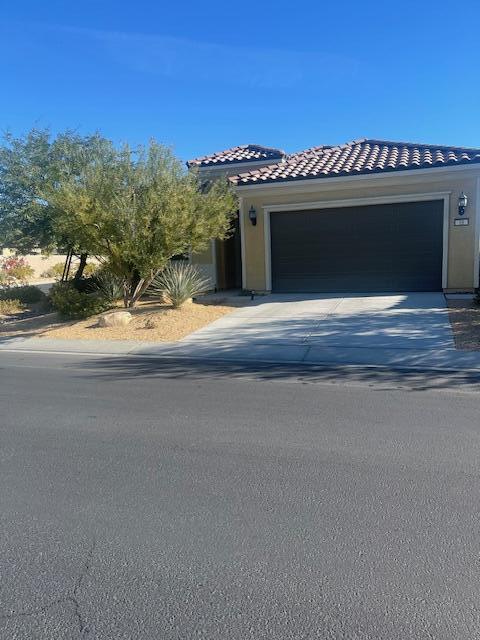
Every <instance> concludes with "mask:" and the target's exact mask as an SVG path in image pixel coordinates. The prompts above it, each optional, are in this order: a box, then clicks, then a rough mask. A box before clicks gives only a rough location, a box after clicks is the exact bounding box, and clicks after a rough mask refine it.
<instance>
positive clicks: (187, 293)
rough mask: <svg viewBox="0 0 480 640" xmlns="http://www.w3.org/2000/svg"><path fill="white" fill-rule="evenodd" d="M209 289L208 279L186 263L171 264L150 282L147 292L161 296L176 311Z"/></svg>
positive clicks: (210, 285)
mask: <svg viewBox="0 0 480 640" xmlns="http://www.w3.org/2000/svg"><path fill="white" fill-rule="evenodd" d="M211 287H212V284H211V281H210V279H209V278H206V277H205V276H204V275H203V274H202V273H201V271H200V270H199V269H198V267H196V266H194V265H191V264H188V263H186V262H171V263H170V264H169V265H168V266H167V267H165V269H164V270H163V271H162V272H161V273H160V274H159V275H158V276H157V277H156V278H155V280H154V281H153V282H152V284H151V285H150V287H149V292H151V293H156V294H160V295H163V297H164V299H165V300H166V301H167V302H170V304H171V305H172V307H174V308H175V309H177V308H178V307H181V306H182V304H184V303H185V302H187V300H189V299H190V298H193V297H194V296H198V295H199V294H200V293H204V292H205V291H208V290H209V289H211Z"/></svg>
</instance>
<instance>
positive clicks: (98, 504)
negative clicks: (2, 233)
mask: <svg viewBox="0 0 480 640" xmlns="http://www.w3.org/2000/svg"><path fill="white" fill-rule="evenodd" d="M479 400H480V395H479V394H478V389H477V387H476V381H475V380H471V379H470V380H468V379H461V378H459V377H455V376H452V377H451V378H449V377H443V378H440V377H437V378H436V377H434V376H432V375H428V376H427V375H417V374H415V375H410V374H392V373H385V374H377V373H375V372H364V373H358V372H347V371H343V372H338V371H337V372H335V371H330V372H328V371H322V370H312V371H310V372H304V371H301V370H296V371H285V370H282V369H281V368H278V369H275V368H272V367H266V368H265V369H264V370H259V371H258V372H252V371H249V370H247V369H244V370H242V368H241V367H240V366H238V367H236V368H235V369H232V368H230V369H229V370H226V369H225V367H222V366H220V365H218V366H214V365H212V364H211V365H210V366H209V367H206V366H205V367H203V368H202V367H201V366H199V365H195V364H188V363H186V362H182V363H175V362H170V363H160V362H155V361H153V362H152V361H146V360H145V361H140V360H133V359H132V360H128V359H121V358H112V359H111V360H108V359H101V358H94V357H90V358H84V357H80V356H69V357H67V356H64V357H59V356H46V355H28V354H25V355H18V354H16V355H15V354H7V353H3V354H1V355H0V408H1V413H0V416H1V426H0V487H1V491H0V526H1V531H0V553H1V561H0V573H1V576H0V638H2V639H6V640H7V639H8V640H15V639H18V638H22V639H29V640H30V639H32V640H63V639H65V640H67V639H68V640H76V639H78V638H87V639H88V640H91V639H93V638H95V639H102V640H107V639H108V640H110V639H112V640H136V639H142V640H143V639H162V640H173V639H175V640H180V639H181V640H186V639H188V640H190V639H205V640H217V639H218V640H220V639H221V640H230V639H242V640H244V639H248V638H251V639H255V640H259V639H263V638H265V639H266V638H268V639H272V640H273V639H275V640H278V639H280V640H281V639H293V638H295V639H296V640H300V639H302V640H303V639H314V638H315V639H324V638H325V639H327V640H328V639H333V638H335V639H340V638H341V639H349V640H357V639H361V640H363V639H370V638H375V639H377V638H382V639H389V640H396V639H398V640H400V639H401V640H408V639H413V638H415V640H418V639H424V638H425V639H428V640H432V639H445V640H462V639H465V640H466V639H468V640H472V639H475V638H479V637H480V594H479V584H480V581H479V577H480V576H479V558H480V514H479V508H480V500H479V489H480V479H479V460H480V419H479V418H480V403H479Z"/></svg>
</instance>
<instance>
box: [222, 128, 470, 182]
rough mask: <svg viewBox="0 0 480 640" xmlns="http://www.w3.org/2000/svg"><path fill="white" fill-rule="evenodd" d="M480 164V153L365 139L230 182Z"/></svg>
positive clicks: (314, 151) (303, 155) (290, 159)
mask: <svg viewBox="0 0 480 640" xmlns="http://www.w3.org/2000/svg"><path fill="white" fill-rule="evenodd" d="M477 162H478V163H480V149H470V148H466V147H445V146H437V145H430V144H416V143H413V142H391V141H389V140H369V139H362V140H353V141H352V142H347V143H346V144H342V145H337V146H320V147H312V148H310V149H306V150H305V151H300V152H298V153H294V154H292V155H290V156H288V157H287V158H286V159H285V161H283V162H277V163H276V164H272V165H269V166H268V167H262V168H260V169H254V170H252V171H249V172H248V173H242V174H240V175H237V176H232V177H231V178H230V180H231V181H232V182H233V183H234V184H236V185H238V186H242V185H247V184H248V185H253V184H264V183H269V182H286V181H293V180H307V179H313V178H333V177H342V176H353V175H362V174H372V173H382V172H388V171H403V170H406V169H426V168H428V167H446V166H455V165H461V164H472V163H477Z"/></svg>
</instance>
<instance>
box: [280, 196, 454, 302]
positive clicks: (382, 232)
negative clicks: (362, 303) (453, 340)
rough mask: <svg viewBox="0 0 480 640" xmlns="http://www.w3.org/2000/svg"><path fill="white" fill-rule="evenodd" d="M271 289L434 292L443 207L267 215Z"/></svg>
mask: <svg viewBox="0 0 480 640" xmlns="http://www.w3.org/2000/svg"><path fill="white" fill-rule="evenodd" d="M270 228H271V243H272V246H271V248H272V289H273V291H279V292H336V291H338V292H349V291H351V292H369V291H376V292H380V291H438V290H439V289H441V288H442V255H443V201H432V202H430V201H429V202H408V203H399V204H381V205H368V206H360V207H345V208H333V209H319V210H316V211H295V212H291V211H289V212H281V213H280V212H279V213H271V216H270Z"/></svg>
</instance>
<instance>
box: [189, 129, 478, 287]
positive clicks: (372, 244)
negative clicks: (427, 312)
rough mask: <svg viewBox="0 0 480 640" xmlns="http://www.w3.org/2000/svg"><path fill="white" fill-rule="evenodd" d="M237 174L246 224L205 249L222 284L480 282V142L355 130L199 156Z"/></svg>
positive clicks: (214, 169)
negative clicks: (309, 143) (317, 142)
mask: <svg viewBox="0 0 480 640" xmlns="http://www.w3.org/2000/svg"><path fill="white" fill-rule="evenodd" d="M187 165H188V167H189V168H193V167H195V168H197V169H198V171H199V172H200V173H201V175H202V177H203V178H205V179H210V178H215V177H218V176H220V175H224V176H228V178H229V180H230V181H231V182H232V183H233V184H234V185H235V189H236V191H237V193H238V196H239V199H240V209H239V215H238V221H237V226H236V230H235V233H234V235H233V236H232V237H231V238H230V239H229V240H227V241H225V242H219V241H215V242H212V245H211V247H210V249H209V250H208V251H206V252H204V253H202V254H198V255H194V256H193V257H192V261H193V262H194V263H196V264H199V265H202V268H203V269H204V270H205V271H206V272H207V273H208V274H209V276H210V277H211V278H212V281H213V282H214V284H215V287H216V288H217V289H225V288H231V287H241V288H243V289H245V290H247V291H249V290H254V291H256V292H259V293H260V292H262V293H266V292H271V291H274V292H298V293H306V292H319V293H322V292H352V293H354V292H401V291H442V290H443V291H447V292H453V291H455V292H457V291H462V292H472V291H474V290H475V289H476V288H477V287H478V284H479V234H480V149H471V148H464V147H448V146H438V145H430V144H415V143H410V142H390V141H386V140H370V139H362V140H354V141H352V142H348V143H346V144H340V145H336V146H329V145H325V146H319V147H312V148H310V149H306V150H305V151H301V152H299V153H294V154H290V155H288V154H286V153H285V152H283V151H282V150H280V149H272V148H268V147H262V146H259V145H251V144H249V145H243V146H239V147H234V148H232V149H227V150H225V151H221V152H218V153H213V154H211V155H208V156H204V157H201V158H196V159H193V160H190V161H189V162H188V163H187Z"/></svg>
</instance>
